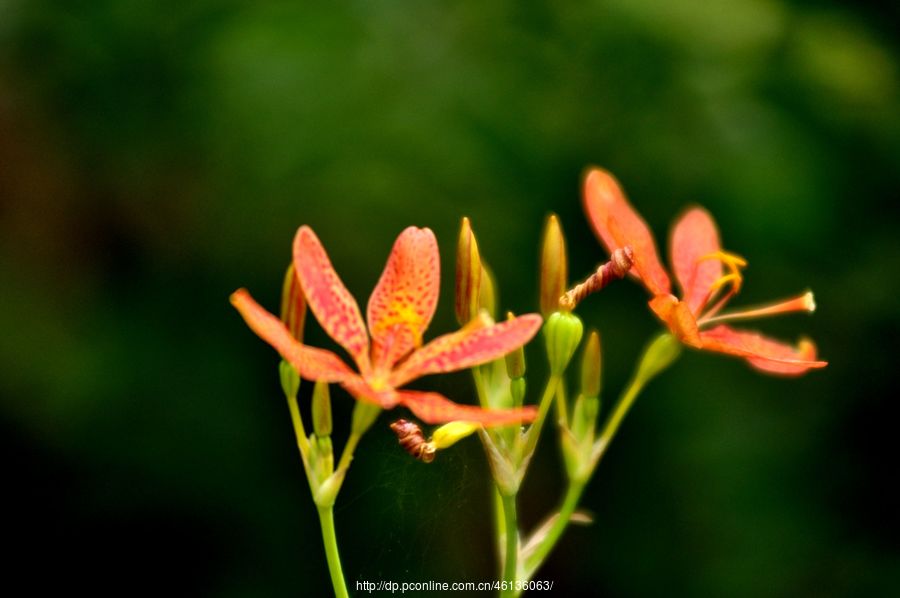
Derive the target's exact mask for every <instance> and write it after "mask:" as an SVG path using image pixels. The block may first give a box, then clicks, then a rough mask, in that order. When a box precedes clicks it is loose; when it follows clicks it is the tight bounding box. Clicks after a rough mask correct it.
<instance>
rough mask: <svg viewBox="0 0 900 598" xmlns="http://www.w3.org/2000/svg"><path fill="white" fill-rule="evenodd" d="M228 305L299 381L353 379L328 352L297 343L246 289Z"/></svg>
mask: <svg viewBox="0 0 900 598" xmlns="http://www.w3.org/2000/svg"><path fill="white" fill-rule="evenodd" d="M231 304H232V305H234V306H235V308H237V310H238V311H239V312H240V313H241V315H242V316H243V317H244V321H245V322H247V325H248V326H249V327H250V329H251V330H252V331H253V332H255V333H256V334H257V335H258V336H259V337H260V338H261V339H263V340H264V341H266V342H267V343H269V344H270V345H272V347H274V348H275V350H276V351H278V353H280V354H281V356H282V357H283V358H284V360H285V361H287V362H288V363H290V364H291V365H293V366H294V367H295V368H297V372H298V373H299V374H300V377H301V378H306V379H307V380H322V381H325V382H343V381H345V380H347V379H349V378H352V377H356V374H355V373H354V372H353V371H352V370H350V368H348V367H347V366H346V365H345V364H344V362H343V361H341V359H340V358H339V357H338V356H337V355H335V354H334V353H332V352H331V351H326V350H325V349H317V348H315V347H308V346H306V345H302V344H300V343H299V342H297V340H296V339H295V338H294V337H293V336H291V333H290V332H289V331H288V329H287V328H286V327H285V325H284V324H283V323H282V322H281V320H279V319H278V318H276V317H275V316H274V315H272V314H270V313H269V312H268V311H266V310H265V309H263V308H262V306H260V305H259V303H257V302H256V301H254V300H253V297H251V296H250V293H248V292H247V290H246V289H239V290H237V291H235V292H234V293H232V294H231Z"/></svg>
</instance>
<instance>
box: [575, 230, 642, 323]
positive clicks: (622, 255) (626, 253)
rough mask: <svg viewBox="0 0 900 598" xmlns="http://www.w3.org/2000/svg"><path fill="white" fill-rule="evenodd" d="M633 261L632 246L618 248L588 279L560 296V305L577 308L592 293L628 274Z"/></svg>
mask: <svg viewBox="0 0 900 598" xmlns="http://www.w3.org/2000/svg"><path fill="white" fill-rule="evenodd" d="M633 263H634V251H633V250H632V249H631V246H629V245H626V246H625V247H620V248H619V249H616V250H615V251H613V253H612V255H611V256H610V258H609V261H608V262H606V263H605V264H603V265H602V266H600V267H599V268H597V271H596V272H594V273H593V274H591V275H590V276H589V277H588V278H587V280H585V281H584V282H582V283H581V284H579V285H576V286H575V288H573V289H571V290H570V291H568V292H566V294H565V295H563V296H562V297H560V298H559V307H560V308H562V309H565V310H568V311H571V310H573V309H575V306H576V305H578V304H579V303H581V301H582V300H583V299H584V298H585V297H587V296H588V295H590V294H591V293H596V292H597V291H599V290H600V289H602V288H603V287H605V286H606V285H608V284H609V283H611V282H612V281H614V280H618V279H620V278H623V277H624V276H625V275H626V274H628V271H629V270H630V269H631V266H632V264H633Z"/></svg>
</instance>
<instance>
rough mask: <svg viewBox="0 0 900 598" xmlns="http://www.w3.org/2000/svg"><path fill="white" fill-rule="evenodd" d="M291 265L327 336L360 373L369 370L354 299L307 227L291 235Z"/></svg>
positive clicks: (363, 331) (362, 326)
mask: <svg viewBox="0 0 900 598" xmlns="http://www.w3.org/2000/svg"><path fill="white" fill-rule="evenodd" d="M294 268H295V269H296V270H297V278H298V279H299V280H300V286H302V287H303V294H304V295H306V301H307V304H308V305H309V309H310V310H312V312H313V314H315V316H316V319H317V320H318V321H319V324H321V326H322V328H323V329H324V330H325V332H327V333H328V335H329V336H330V337H331V338H333V339H334V340H335V342H337V343H338V344H339V345H341V346H342V347H344V348H345V349H346V350H347V351H348V352H349V353H350V355H352V356H353V359H354V360H356V364H357V365H358V366H359V369H360V371H361V372H363V373H365V372H367V371H368V370H369V336H368V334H367V333H366V325H365V324H364V323H363V319H362V315H361V314H360V312H359V306H358V305H357V304H356V299H354V298H353V295H351V294H350V292H349V291H348V290H347V287H345V286H344V283H343V282H341V279H340V278H339V277H338V275H337V272H335V271H334V267H332V265H331V260H329V259H328V254H327V253H325V249H324V248H323V247H322V244H321V243H320V242H319V238H318V237H316V233H314V232H313V231H312V229H311V228H309V227H308V226H301V227H300V230H298V231H297V236H295V237H294Z"/></svg>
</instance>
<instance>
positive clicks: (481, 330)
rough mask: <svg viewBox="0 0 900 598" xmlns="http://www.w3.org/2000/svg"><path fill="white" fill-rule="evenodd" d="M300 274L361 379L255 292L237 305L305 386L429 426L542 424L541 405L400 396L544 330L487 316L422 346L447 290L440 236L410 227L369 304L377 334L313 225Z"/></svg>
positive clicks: (529, 319) (297, 241) (301, 246)
mask: <svg viewBox="0 0 900 598" xmlns="http://www.w3.org/2000/svg"><path fill="white" fill-rule="evenodd" d="M294 269H295V270H296V275H297V280H298V281H299V283H300V286H301V288H302V289H303V294H304V295H305V296H306V300H307V303H308V305H309V309H310V310H311V311H312V313H313V314H314V315H315V317H316V319H317V320H318V321H319V323H320V324H321V326H322V328H323V329H324V330H325V332H326V333H328V335H329V336H331V338H332V339H334V340H335V342H337V343H338V344H339V345H341V346H342V347H343V348H344V349H346V350H347V352H348V353H349V354H350V356H351V357H352V358H353V361H354V362H355V363H356V366H357V369H358V372H355V371H353V370H351V369H350V368H349V367H348V366H347V365H346V364H345V363H344V362H343V361H342V360H341V359H340V358H339V357H338V356H337V355H335V354H334V353H332V352H331V351H326V350H324V349H318V348H315V347H309V346H306V345H303V344H301V343H300V342H298V341H297V340H296V339H295V338H294V337H293V336H292V335H291V333H290V332H289V331H288V329H287V328H285V326H284V324H283V323H282V322H281V321H280V320H279V319H278V318H277V317H275V316H274V315H272V314H270V313H269V312H267V311H266V310H265V309H263V308H262V307H260V305H259V304H258V303H256V301H254V300H253V298H252V297H250V294H249V293H248V292H247V291H246V290H245V289H240V290H238V291H236V292H235V293H233V294H232V295H231V303H232V304H233V305H234V306H235V307H236V308H237V310H238V311H239V312H240V313H241V315H242V316H243V317H244V320H245V321H246V322H247V325H248V326H250V328H251V329H252V330H253V331H254V332H255V333H256V334H258V335H259V336H260V338H262V339H263V340H264V341H266V342H267V343H269V344H270V345H272V346H273V347H274V348H275V349H276V350H277V351H278V352H279V353H280V354H281V356H282V357H283V358H284V359H285V360H286V361H288V362H289V363H291V364H292V365H293V366H294V367H295V368H296V369H297V372H298V373H299V374H300V376H301V377H302V378H306V379H307V380H323V381H325V382H335V383H338V384H340V385H341V386H343V387H344V388H345V389H346V390H347V391H348V392H350V394H352V395H353V396H354V397H356V398H357V399H360V400H363V401H369V402H372V403H375V404H377V405H380V406H381V407H383V408H384V409H390V408H392V407H394V406H396V405H404V406H406V407H407V408H409V410H410V411H412V412H413V413H414V414H415V415H416V416H417V417H418V418H419V419H421V420H422V421H424V422H426V423H429V424H435V423H442V422H448V421H453V420H465V421H472V422H479V423H482V424H485V425H503V424H512V423H519V422H527V421H531V420H533V419H534V417H535V415H536V410H535V409H534V407H524V408H520V409H504V410H499V409H497V410H491V409H482V408H480V407H475V406H472V405H459V404H457V403H454V402H452V401H450V400H449V399H447V398H446V397H444V396H442V395H440V394H438V393H434V392H419V391H411V390H398V388H399V387H401V386H403V385H404V384H407V383H408V382H410V381H412V380H414V379H416V378H419V377H420V376H425V375H427V374H436V373H441V372H452V371H456V370H461V369H464V368H470V367H473V366H475V365H479V364H482V363H486V362H488V361H492V360H495V359H499V358H500V357H503V356H504V355H506V354H507V353H509V352H510V351H512V350H514V349H517V348H518V347H521V346H522V345H524V344H525V343H527V342H528V341H529V340H531V338H532V337H533V336H534V335H535V333H536V332H537V330H538V328H540V326H541V317H540V316H539V315H537V314H530V315H525V316H520V317H518V318H515V319H513V320H509V321H506V322H502V323H500V324H494V323H493V322H492V321H491V320H490V318H488V317H487V316H486V315H482V316H480V317H476V318H475V319H473V320H472V321H471V322H470V323H469V324H467V325H466V326H464V327H463V328H462V329H460V330H458V331H457V332H454V333H451V334H446V335H444V336H440V337H438V338H436V339H434V340H432V341H431V342H429V343H428V344H426V345H424V346H422V336H423V334H424V333H425V329H426V328H427V327H428V324H429V323H430V322H431V318H432V316H433V315H434V310H435V307H436V306H437V301H438V293H439V286H440V256H439V254H438V247H437V240H436V239H435V238H434V233H432V232H431V230H430V229H427V228H415V227H409V228H407V229H406V230H404V231H403V232H402V233H401V234H400V236H399V237H397V241H396V242H395V243H394V248H393V250H392V251H391V255H390V257H389V258H388V261H387V265H386V266H385V268H384V272H383V273H382V274H381V278H380V279H379V281H378V284H377V285H376V286H375V290H374V291H373V292H372V296H371V297H370V298H369V305H368V309H367V313H366V316H367V320H368V329H367V326H366V324H365V323H364V322H363V319H362V315H361V313H360V310H359V306H358V305H357V303H356V300H355V299H354V298H353V296H352V295H350V293H349V291H347V288H346V287H345V286H344V284H343V283H342V282H341V279H340V278H339V277H338V275H337V272H335V271H334V268H333V267H332V265H331V261H330V260H329V259H328V254H326V253H325V249H324V248H323V247H322V244H321V243H320V242H319V239H318V237H316V234H315V233H314V232H313V231H312V229H311V228H309V227H308V226H302V227H300V229H299V230H298V231H297V235H296V236H295V237H294Z"/></svg>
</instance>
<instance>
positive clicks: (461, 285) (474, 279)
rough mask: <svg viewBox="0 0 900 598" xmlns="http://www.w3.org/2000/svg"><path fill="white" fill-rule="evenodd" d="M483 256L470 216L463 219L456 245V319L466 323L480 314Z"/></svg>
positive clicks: (463, 323) (461, 323)
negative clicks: (480, 253) (479, 251)
mask: <svg viewBox="0 0 900 598" xmlns="http://www.w3.org/2000/svg"><path fill="white" fill-rule="evenodd" d="M482 269H483V267H482V265H481V256H480V255H479V254H478V242H477V241H475V234H474V233H473V232H472V226H471V225H470V224H469V219H468V218H463V219H462V225H461V226H460V229H459V242H458V243H457V245H456V304H455V308H456V320H457V321H458V322H459V323H460V325H463V326H464V325H466V324H468V323H469V321H470V320H471V319H472V318H474V317H475V316H476V315H477V314H478V308H479V305H480V295H481V272H482Z"/></svg>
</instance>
